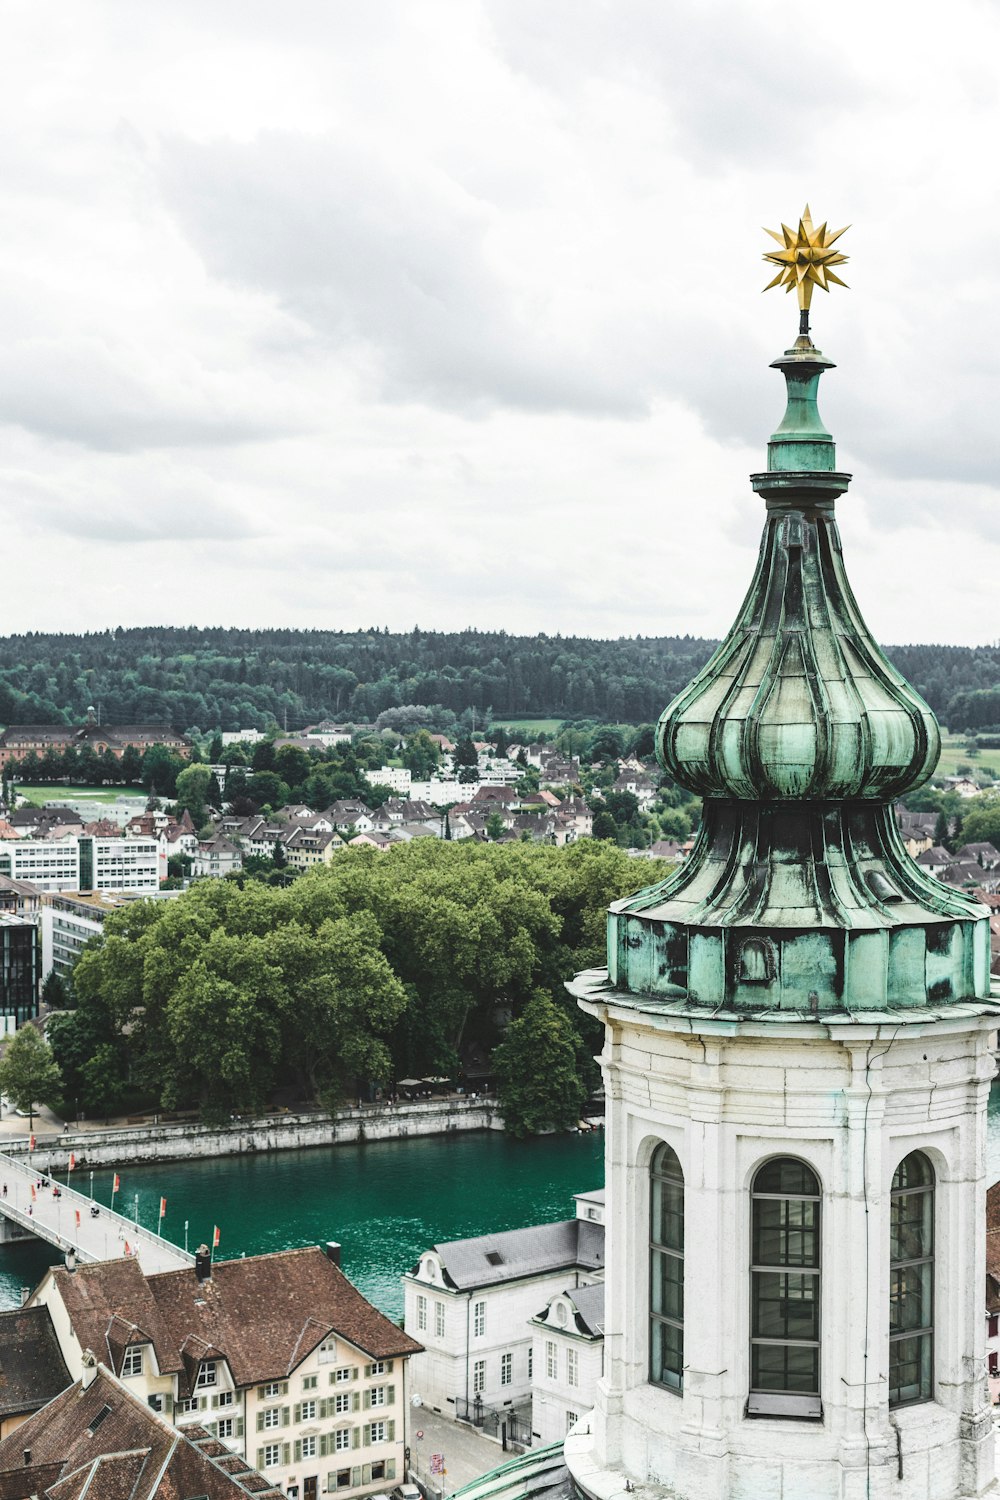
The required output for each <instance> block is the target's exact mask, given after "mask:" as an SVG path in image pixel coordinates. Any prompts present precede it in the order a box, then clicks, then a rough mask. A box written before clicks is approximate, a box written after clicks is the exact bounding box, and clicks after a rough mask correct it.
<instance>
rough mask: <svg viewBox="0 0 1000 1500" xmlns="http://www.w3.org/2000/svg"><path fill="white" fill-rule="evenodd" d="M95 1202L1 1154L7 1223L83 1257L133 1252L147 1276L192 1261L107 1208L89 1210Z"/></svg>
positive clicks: (0, 1190) (1, 1205) (1, 1207)
mask: <svg viewBox="0 0 1000 1500" xmlns="http://www.w3.org/2000/svg"><path fill="white" fill-rule="evenodd" d="M41 1184H44V1185H41ZM54 1189H57V1190H58V1197H57V1196H56V1192H55V1191H54ZM96 1206H97V1205H95V1204H93V1203H92V1200H91V1199H90V1198H88V1197H86V1195H85V1194H83V1193H78V1192H76V1191H75V1189H73V1188H71V1187H67V1186H66V1183H65V1181H59V1182H57V1181H56V1180H55V1179H54V1178H51V1177H47V1178H42V1177H40V1176H39V1174H38V1172H37V1171H35V1170H34V1169H33V1168H31V1167H30V1166H28V1165H26V1164H25V1163H24V1162H21V1161H15V1160H14V1159H13V1157H10V1156H4V1155H0V1215H2V1217H3V1218H5V1219H7V1220H8V1221H9V1222H10V1223H11V1224H16V1225H17V1226H18V1227H19V1228H21V1229H25V1230H27V1232H28V1233H29V1234H32V1235H35V1236H37V1238H38V1239H41V1240H48V1242H49V1244H50V1245H56V1246H57V1247H58V1248H59V1249H60V1250H68V1249H70V1248H72V1249H74V1250H75V1251H76V1254H77V1258H78V1259H79V1260H81V1261H95V1260H113V1259H115V1258H116V1257H118V1256H122V1255H134V1256H135V1258H136V1259H137V1260H138V1262H139V1264H140V1265H141V1266H142V1269H143V1271H145V1273H146V1275H147V1276H150V1275H153V1274H154V1273H155V1272H156V1271H179V1270H181V1269H183V1268H184V1267H185V1266H193V1265H194V1256H193V1255H189V1254H187V1253H186V1251H184V1250H180V1249H178V1247H177V1246H176V1245H172V1244H171V1243H170V1241H169V1240H165V1239H163V1238H162V1236H161V1235H158V1234H154V1233H153V1232H152V1231H151V1230H149V1229H144V1228H143V1227H142V1225H141V1224H135V1223H133V1221H132V1220H131V1219H127V1218H125V1217H124V1216H123V1215H121V1214H117V1213H112V1212H111V1210H110V1209H109V1208H104V1207H103V1206H101V1207H100V1208H99V1210H98V1213H97V1215H96V1216H94V1215H92V1214H91V1209H92V1208H93V1207H96Z"/></svg>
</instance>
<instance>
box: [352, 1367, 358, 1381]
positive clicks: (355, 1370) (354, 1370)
mask: <svg viewBox="0 0 1000 1500" xmlns="http://www.w3.org/2000/svg"><path fill="white" fill-rule="evenodd" d="M357 1378H358V1367H357V1365H352V1367H351V1379H352V1380H357Z"/></svg>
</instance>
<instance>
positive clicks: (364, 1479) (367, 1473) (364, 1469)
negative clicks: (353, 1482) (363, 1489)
mask: <svg viewBox="0 0 1000 1500" xmlns="http://www.w3.org/2000/svg"><path fill="white" fill-rule="evenodd" d="M371 1482H372V1466H371V1464H362V1465H361V1483H362V1484H371Z"/></svg>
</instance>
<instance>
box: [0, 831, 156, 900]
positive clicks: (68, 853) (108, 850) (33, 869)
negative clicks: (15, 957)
mask: <svg viewBox="0 0 1000 1500" xmlns="http://www.w3.org/2000/svg"><path fill="white" fill-rule="evenodd" d="M166 873H167V867H166V853H165V849H164V846H163V844H162V841H161V840H159V839H156V838H128V839H127V838H99V837H95V836H91V835H87V834H84V835H81V836H80V837H74V836H72V835H69V836H67V837H65V838H60V839H5V840H4V841H3V842H2V843H0V874H4V875H9V876H10V877H11V879H12V880H29V881H31V883H32V884H33V885H36V886H37V887H38V888H39V890H41V891H78V890H94V891H148V892H151V891H157V890H159V888H160V881H161V880H162V879H164V878H165V877H166Z"/></svg>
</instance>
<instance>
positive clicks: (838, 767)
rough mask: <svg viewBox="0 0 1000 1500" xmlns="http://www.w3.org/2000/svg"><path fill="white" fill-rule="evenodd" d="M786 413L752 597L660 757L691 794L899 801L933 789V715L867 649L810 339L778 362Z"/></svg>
mask: <svg viewBox="0 0 1000 1500" xmlns="http://www.w3.org/2000/svg"><path fill="white" fill-rule="evenodd" d="M772 368H773V369H780V370H781V371H782V372H783V373H784V376H785V380H786V383H787V388H788V408H787V411H786V413H785V416H784V419H783V421H782V423H781V425H780V426H779V428H778V430H777V431H776V432H775V433H774V435H773V437H772V438H771V441H770V444H769V447H768V461H769V463H768V471H767V472H766V473H764V474H755V475H753V476H752V483H753V486H754V489H755V490H757V491H758V493H760V494H763V495H764V496H765V498H766V500H767V510H768V517H767V525H766V527H765V530H764V536H763V540H762V543H761V549H760V558H759V561H758V565H757V571H756V574H755V576H754V579H753V582H752V583H751V585H750V591H749V593H748V594H747V596H746V599H745V600H744V603H743V607H742V609H741V610H740V613H739V615H738V617H737V620H736V623H735V624H734V625H733V627H732V629H731V630H730V632H729V634H728V636H727V637H726V639H725V640H724V641H723V643H722V645H721V646H720V647H719V649H718V650H717V651H716V653H715V655H714V656H713V657H712V659H711V661H709V663H708V665H707V666H706V667H705V668H704V670H703V671H701V672H700V673H699V674H698V676H697V677H696V678H695V679H694V681H693V682H691V683H690V684H689V685H688V686H687V687H686V688H685V689H684V691H683V692H681V693H680V694H678V696H677V697H676V698H675V699H674V701H673V703H671V704H670V706H669V707H668V708H667V710H666V712H665V713H664V714H663V717H662V718H661V720H660V723H659V726H658V731H657V753H658V756H659V759H660V762H661V764H662V765H663V767H664V769H665V770H666V771H667V772H669V774H670V775H671V776H672V777H674V779H675V780H676V781H678V782H680V784H681V785H682V786H686V787H688V788H689V789H690V790H691V791H693V792H697V793H699V794H700V795H701V796H703V797H737V798H741V799H746V800H754V801H756V800H766V801H770V800H773V799H781V798H787V799H793V800H796V801H799V800H802V799H809V800H814V799H816V800H825V799H829V798H875V799H878V800H886V799H889V798H893V797H898V796H900V795H901V794H902V793H903V792H905V791H909V790H912V789H913V788H914V787H916V786H919V785H920V784H921V783H922V782H924V781H926V779H927V777H928V776H929V775H930V774H931V772H932V770H933V769H934V766H935V764H936V762H937V758H938V754H939V751H940V736H939V734H938V729H937V725H936V723H935V721H934V716H933V714H932V713H931V711H930V709H929V708H928V707H927V705H926V703H924V701H923V699H922V698H921V697H920V695H919V694H918V693H917V692H915V691H914V689H913V688H912V687H910V686H909V684H908V683H907V682H906V681H905V680H904V679H903V677H901V676H900V674H899V673H898V672H897V671H896V669H895V668H894V667H893V666H892V664H891V663H890V662H889V661H888V660H887V658H886V657H885V655H884V654H883V652H882V651H881V650H880V649H879V647H878V646H877V645H876V643H875V641H874V640H873V639H872V636H871V634H870V632H869V631H868V628H867V626H866V625H865V622H864V620H863V619H862V617H861V612H860V610H859V609H858V606H857V603H856V602H855V599H854V595H853V594H852V592H851V587H850V584H849V583H848V580H847V575H846V573H845V571H844V561H843V556H842V552H841V545H840V536H839V533H838V530H837V523H836V520H835V519H834V510H833V504H834V499H835V497H836V495H837V494H839V493H842V492H843V491H844V490H846V488H847V485H848V483H849V482H850V475H849V474H842V473H838V472H837V471H836V469H835V450H834V444H833V439H832V438H831V437H830V434H829V433H828V432H827V431H826V430H825V428H824V427H823V425H822V423H821V421H820V418H819V412H818V410H817V406H816V388H817V386H818V384H819V379H820V376H821V375H822V373H823V371H824V370H828V369H832V368H833V366H832V365H831V362H830V361H829V360H826V359H824V358H823V356H822V355H821V354H820V352H819V350H818V349H815V348H814V347H813V345H812V343H811V342H810V341H809V339H808V337H800V338H799V340H798V341H797V343H796V345H795V347H794V348H792V349H789V350H788V351H787V352H786V354H785V355H784V356H783V357H782V358H781V359H778V360H775V361H774V364H773V365H772Z"/></svg>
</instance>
